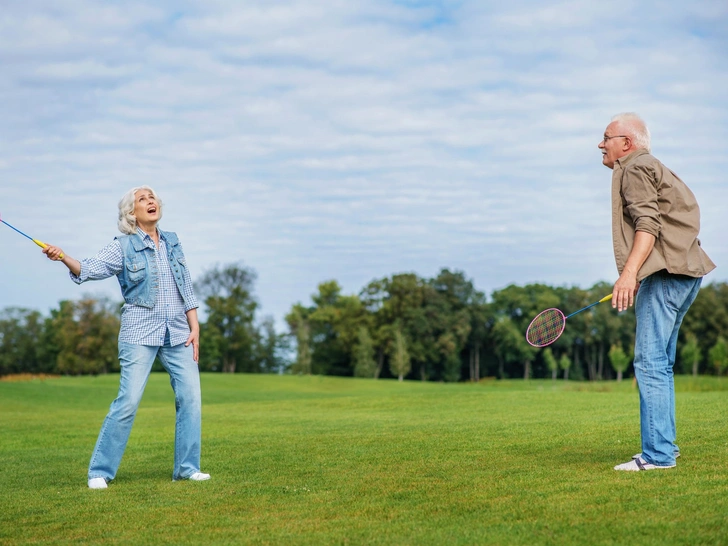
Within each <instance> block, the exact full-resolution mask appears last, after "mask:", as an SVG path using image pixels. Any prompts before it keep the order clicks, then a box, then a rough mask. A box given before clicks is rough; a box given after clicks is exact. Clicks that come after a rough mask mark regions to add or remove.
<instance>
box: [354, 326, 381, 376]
mask: <svg viewBox="0 0 728 546" xmlns="http://www.w3.org/2000/svg"><path fill="white" fill-rule="evenodd" d="M376 371H377V361H376V360H375V359H374V344H373V342H372V338H371V336H370V335H369V330H368V329H367V327H366V326H361V327H359V342H358V343H357V344H356V347H355V348H354V375H355V376H356V377H374V373H375V372H376Z"/></svg>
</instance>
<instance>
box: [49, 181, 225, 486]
mask: <svg viewBox="0 0 728 546" xmlns="http://www.w3.org/2000/svg"><path fill="white" fill-rule="evenodd" d="M161 218H162V202H161V200H160V199H159V197H157V194H156V193H155V192H154V190H153V189H152V188H150V187H149V186H141V187H138V188H132V189H131V190H129V191H128V192H127V193H126V195H124V197H123V198H122V199H121V201H120V202H119V230H120V231H121V232H122V233H123V234H124V235H122V236H121V237H116V238H115V239H114V240H113V241H112V242H111V243H110V244H109V245H107V246H106V247H104V248H103V249H101V250H100V251H99V252H98V254H96V256H94V257H93V258H87V259H84V260H81V261H80V262H79V261H78V260H75V259H73V258H71V257H70V256H68V255H67V254H65V253H64V252H63V250H61V249H60V248H58V247H56V246H48V247H47V248H45V249H44V250H43V252H44V253H45V254H46V255H47V256H48V258H50V259H51V260H54V261H61V262H63V263H64V264H65V265H66V267H68V269H69V271H70V276H71V279H72V280H73V281H74V282H75V283H77V284H81V283H83V282H85V281H88V280H100V279H106V278H108V277H111V276H113V275H115V276H116V277H117V278H118V280H119V284H120V285H121V293H122V295H123V297H124V302H125V303H124V306H123V308H122V311H121V329H120V331H119V362H120V365H121V379H120V384H119V394H118V395H117V397H116V399H115V400H114V401H113V402H112V404H111V407H110V409H109V413H108V415H107V416H106V419H105V420H104V423H103V425H102V426H101V432H100V433H99V437H98V440H97V442H96V447H95V448H94V451H93V455H92V456H91V462H90V464H89V470H88V486H89V487H90V488H91V489H105V488H106V487H107V483H108V482H109V481H110V480H113V479H114V477H115V476H116V471H117V469H118V468H119V464H120V463H121V457H122V455H123V454H124V450H125V448H126V444H127V441H128V439H129V433H130V432H131V427H132V424H133V423H134V416H135V415H136V411H137V408H138V407H139V402H140V401H141V398H142V394H143V392H144V387H145V386H146V384H147V379H148V378H149V373H150V371H151V369H152V364H153V363H154V359H155V358H156V357H159V359H160V361H161V362H162V365H163V366H164V367H165V369H166V370H167V372H169V375H170V382H171V384H172V389H173V390H174V394H175V406H176V408H177V417H176V428H175V446H174V471H173V473H172V479H173V480H185V479H189V480H194V481H202V480H207V479H209V478H210V475H209V474H203V473H202V472H200V446H201V396H200V374H199V370H198V368H197V359H198V354H199V339H200V327H199V323H198V321H197V307H198V305H197V300H196V299H195V295H194V293H193V291H192V281H191V278H190V274H189V271H188V268H187V262H186V260H185V256H184V253H183V252H182V245H180V243H179V240H178V239H177V235H176V234H175V233H173V232H171V231H162V230H161V229H158V228H157V223H158V222H159V220H160V219H161Z"/></svg>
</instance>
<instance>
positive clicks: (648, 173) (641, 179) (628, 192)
mask: <svg viewBox="0 0 728 546" xmlns="http://www.w3.org/2000/svg"><path fill="white" fill-rule="evenodd" d="M622 195H623V196H624V199H625V201H626V210H627V213H628V214H629V215H630V217H631V218H632V222H634V228H635V231H644V232H646V233H649V234H651V235H654V236H655V237H659V236H660V231H661V229H662V222H661V219H660V208H659V203H658V194H657V186H656V182H655V173H654V171H653V170H652V169H650V168H649V167H648V166H645V165H636V166H633V167H630V168H628V170H627V171H626V172H625V173H624V179H623V182H622Z"/></svg>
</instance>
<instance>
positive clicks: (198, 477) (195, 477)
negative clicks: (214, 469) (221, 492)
mask: <svg viewBox="0 0 728 546" xmlns="http://www.w3.org/2000/svg"><path fill="white" fill-rule="evenodd" d="M187 479H188V480H190V481H193V482H204V481H205V480H209V479H210V475H209V474H205V473H203V472H195V473H194V474H192V476H190V477H189V478H187Z"/></svg>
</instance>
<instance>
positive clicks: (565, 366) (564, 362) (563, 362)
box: [559, 353, 571, 381]
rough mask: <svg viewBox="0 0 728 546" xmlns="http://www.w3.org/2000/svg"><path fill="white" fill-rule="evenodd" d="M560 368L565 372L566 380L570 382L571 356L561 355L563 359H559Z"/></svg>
mask: <svg viewBox="0 0 728 546" xmlns="http://www.w3.org/2000/svg"><path fill="white" fill-rule="evenodd" d="M559 368H561V369H562V370H563V371H564V380H565V381H568V379H569V369H570V368H571V359H570V358H569V355H568V354H567V353H562V354H561V357H560V358H559Z"/></svg>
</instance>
